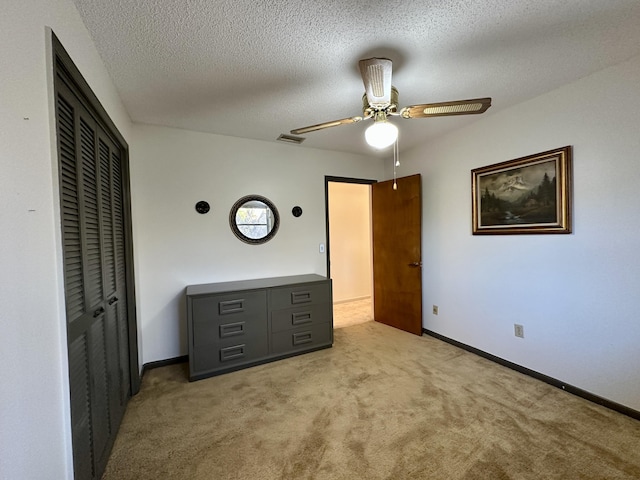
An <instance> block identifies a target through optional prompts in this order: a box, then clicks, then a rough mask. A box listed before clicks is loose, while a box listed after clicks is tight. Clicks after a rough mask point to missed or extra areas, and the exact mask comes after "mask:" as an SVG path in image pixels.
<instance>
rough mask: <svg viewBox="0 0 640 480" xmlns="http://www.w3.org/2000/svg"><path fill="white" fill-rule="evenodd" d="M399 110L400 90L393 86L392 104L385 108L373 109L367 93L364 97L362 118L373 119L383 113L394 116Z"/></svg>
mask: <svg viewBox="0 0 640 480" xmlns="http://www.w3.org/2000/svg"><path fill="white" fill-rule="evenodd" d="M397 110H398V89H397V88H396V87H394V86H393V85H392V86H391V103H389V104H388V105H386V106H384V107H375V108H374V107H372V106H371V105H369V99H368V98H367V93H366V92H365V94H364V95H362V116H363V117H365V118H369V117H373V116H374V115H375V113H376V112H379V111H382V112H384V113H385V114H387V115H392V114H394V113H396V111H397Z"/></svg>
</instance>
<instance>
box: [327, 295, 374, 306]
mask: <svg viewBox="0 0 640 480" xmlns="http://www.w3.org/2000/svg"><path fill="white" fill-rule="evenodd" d="M367 299H371V295H367V296H365V297H355V298H348V299H346V300H337V301H336V300H334V301H333V304H334V305H337V304H339V303H350V302H357V301H358V300H367Z"/></svg>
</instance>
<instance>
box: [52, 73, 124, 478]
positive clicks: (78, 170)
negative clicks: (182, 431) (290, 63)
mask: <svg viewBox="0 0 640 480" xmlns="http://www.w3.org/2000/svg"><path fill="white" fill-rule="evenodd" d="M57 93H58V95H57V100H56V102H57V104H56V107H57V120H58V121H57V128H58V149H59V152H58V153H59V158H60V190H61V199H62V212H61V213H62V235H63V248H64V273H65V292H66V311H67V337H68V349H69V372H70V376H69V379H70V392H71V422H72V434H73V453H74V471H75V478H76V479H94V478H100V476H101V475H102V472H103V471H104V468H105V466H106V462H107V460H108V456H109V453H110V450H111V446H112V444H113V440H114V437H115V433H116V432H117V428H118V426H119V424H120V421H121V419H122V415H123V412H124V407H125V405H126V400H127V398H128V395H124V396H123V393H122V392H123V391H124V392H127V394H128V391H129V386H128V383H127V385H126V386H123V385H122V383H123V381H125V380H126V381H127V382H128V375H126V376H125V374H124V373H123V371H128V356H127V355H123V353H122V350H124V351H125V352H127V351H128V350H127V348H128V344H127V339H126V338H122V335H121V332H120V328H119V325H118V322H119V317H120V316H121V315H122V312H120V311H119V307H120V305H121V304H122V303H126V302H124V297H125V293H124V290H123V288H124V287H123V286H121V285H118V273H117V271H118V268H119V267H118V265H119V263H121V262H123V261H124V260H123V259H118V258H117V257H118V255H119V254H120V253H121V252H120V250H121V248H120V247H119V246H118V240H117V237H118V236H119V235H121V233H120V232H121V231H122V229H123V226H122V225H119V226H118V225H117V223H118V222H122V216H123V215H122V201H121V199H117V198H115V197H116V196H118V195H120V197H121V194H118V193H117V192H119V191H121V190H122V186H121V185H117V182H120V181H121V180H120V179H121V173H120V172H115V170H116V169H118V168H120V166H119V165H114V162H113V160H112V158H113V156H118V155H119V150H118V148H117V146H116V144H115V143H114V142H113V141H112V140H111V139H110V137H109V136H108V135H107V134H106V133H105V132H104V130H103V129H102V128H101V127H100V125H99V124H98V123H97V122H96V120H95V118H94V117H93V116H92V115H91V114H90V113H89V111H88V110H87V108H86V107H85V106H84V105H83V104H82V102H81V101H80V99H79V98H78V97H76V96H75V95H74V93H73V92H72V91H71V90H70V89H69V88H67V86H66V85H65V84H63V83H62V82H59V85H57ZM124 313H125V318H124V319H123V321H124V323H125V324H126V310H125V312H124ZM125 330H126V328H125ZM122 342H124V345H123V344H122ZM123 362H125V363H124V364H123ZM125 377H126V378H125Z"/></svg>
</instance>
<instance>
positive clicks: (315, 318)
mask: <svg viewBox="0 0 640 480" xmlns="http://www.w3.org/2000/svg"><path fill="white" fill-rule="evenodd" d="M332 315H333V312H332V306H331V304H330V303H320V304H313V305H305V306H302V307H294V308H285V309H281V310H275V311H274V312H272V313H271V332H272V333H277V332H281V331H283V330H290V329H292V328H297V327H302V326H306V325H314V324H317V323H323V322H330V321H331V319H332Z"/></svg>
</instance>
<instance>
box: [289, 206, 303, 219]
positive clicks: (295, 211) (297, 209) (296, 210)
mask: <svg viewBox="0 0 640 480" xmlns="http://www.w3.org/2000/svg"><path fill="white" fill-rule="evenodd" d="M291 213H293V216H294V217H296V218H297V217H299V216H300V215H302V208H300V207H298V206H297V205H296V206H295V207H293V210H291Z"/></svg>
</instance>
